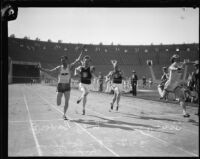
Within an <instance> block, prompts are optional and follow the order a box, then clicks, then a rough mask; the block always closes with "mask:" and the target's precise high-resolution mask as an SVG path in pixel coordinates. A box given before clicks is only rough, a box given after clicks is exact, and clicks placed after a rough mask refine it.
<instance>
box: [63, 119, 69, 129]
mask: <svg viewBox="0 0 200 159" xmlns="http://www.w3.org/2000/svg"><path fill="white" fill-rule="evenodd" d="M66 123H67V126H68V127H69V129H70V128H71V127H70V125H69V123H68V121H67V120H65V121H64V124H66Z"/></svg>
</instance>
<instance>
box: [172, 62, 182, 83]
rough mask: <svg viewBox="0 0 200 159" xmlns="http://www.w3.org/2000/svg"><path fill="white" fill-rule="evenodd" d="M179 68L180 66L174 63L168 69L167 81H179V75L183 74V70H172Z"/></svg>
mask: <svg viewBox="0 0 200 159" xmlns="http://www.w3.org/2000/svg"><path fill="white" fill-rule="evenodd" d="M178 67H181V64H179V63H177V62H174V63H173V64H172V65H171V66H170V67H169V81H171V82H174V81H176V82H178V81H180V80H181V75H182V73H183V70H174V69H173V68H178Z"/></svg>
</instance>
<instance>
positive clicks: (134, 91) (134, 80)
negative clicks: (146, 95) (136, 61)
mask: <svg viewBox="0 0 200 159" xmlns="http://www.w3.org/2000/svg"><path fill="white" fill-rule="evenodd" d="M137 80H138V77H137V75H136V72H135V71H134V70H133V71H132V76H131V86H132V94H133V96H136V95H137Z"/></svg>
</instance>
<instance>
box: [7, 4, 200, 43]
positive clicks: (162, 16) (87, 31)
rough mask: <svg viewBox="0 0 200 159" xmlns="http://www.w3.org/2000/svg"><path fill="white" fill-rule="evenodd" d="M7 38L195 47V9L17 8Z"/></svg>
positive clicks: (9, 23) (196, 37)
mask: <svg viewBox="0 0 200 159" xmlns="http://www.w3.org/2000/svg"><path fill="white" fill-rule="evenodd" d="M11 34H15V36H16V37H17V38H23V37H24V36H28V37H30V39H35V38H36V37H38V38H40V40H41V41H47V40H48V39H51V40H52V41H53V42H57V41H58V40H62V41H63V43H85V44H99V43H100V42H102V43H103V44H111V43H112V42H113V43H114V44H121V45H149V44H151V43H153V44H160V43H162V44H180V43H199V8H196V9H193V8H19V9H18V17H17V19H16V20H15V21H9V22H8V35H9V36H10V35H11Z"/></svg>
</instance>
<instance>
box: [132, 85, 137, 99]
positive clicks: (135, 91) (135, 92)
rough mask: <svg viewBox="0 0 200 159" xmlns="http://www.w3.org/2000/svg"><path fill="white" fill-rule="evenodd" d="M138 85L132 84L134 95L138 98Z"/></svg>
mask: <svg viewBox="0 0 200 159" xmlns="http://www.w3.org/2000/svg"><path fill="white" fill-rule="evenodd" d="M136 88H137V85H136V84H132V93H133V96H136V95H137V90H136Z"/></svg>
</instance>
